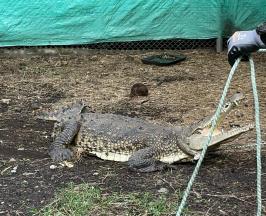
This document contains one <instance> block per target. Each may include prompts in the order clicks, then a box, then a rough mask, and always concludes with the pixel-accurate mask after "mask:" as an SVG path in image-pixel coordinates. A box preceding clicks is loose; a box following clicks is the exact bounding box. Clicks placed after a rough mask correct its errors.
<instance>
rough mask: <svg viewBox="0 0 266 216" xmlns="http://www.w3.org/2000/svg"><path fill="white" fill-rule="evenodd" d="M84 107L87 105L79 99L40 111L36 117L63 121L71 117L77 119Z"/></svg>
mask: <svg viewBox="0 0 266 216" xmlns="http://www.w3.org/2000/svg"><path fill="white" fill-rule="evenodd" d="M86 108H87V105H86V104H85V103H84V102H83V101H82V100H79V101H76V102H74V103H70V104H68V105H66V106H59V107H56V108H53V110H45V111H41V112H40V113H39V114H37V116H36V117H37V118H38V119H43V120H50V121H57V122H62V123H63V122H66V121H68V120H71V119H77V120H78V119H79V118H80V114H81V113H83V112H84V111H85V110H86Z"/></svg>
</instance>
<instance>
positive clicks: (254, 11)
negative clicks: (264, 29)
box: [0, 0, 266, 46]
mask: <svg viewBox="0 0 266 216" xmlns="http://www.w3.org/2000/svg"><path fill="white" fill-rule="evenodd" d="M264 20H265V21H266V0H250V1H247V0H223V1H222V0H221V1H219V0H42V1H36V0H0V46H27V45H28V46H37V45H70V44H89V43H97V42H111V41H112V42H116V41H138V40H159V39H170V38H171V39H173V38H184V39H206V38H216V37H218V36H221V35H223V36H227V35H229V34H231V33H232V32H233V31H235V30H240V29H242V30H248V29H252V28H254V27H255V26H256V25H257V24H258V23H260V22H262V21H264Z"/></svg>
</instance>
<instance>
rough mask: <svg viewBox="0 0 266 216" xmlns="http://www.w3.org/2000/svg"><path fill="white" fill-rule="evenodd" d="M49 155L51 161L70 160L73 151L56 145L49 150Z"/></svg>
mask: <svg viewBox="0 0 266 216" xmlns="http://www.w3.org/2000/svg"><path fill="white" fill-rule="evenodd" d="M49 155H50V157H51V158H52V160H53V161H55V162H60V161H64V160H70V159H71V158H72V156H73V152H72V151H71V150H69V149H67V148H64V147H58V148H54V149H52V150H50V151H49Z"/></svg>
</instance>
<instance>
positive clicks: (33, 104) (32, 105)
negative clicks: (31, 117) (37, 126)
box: [31, 102, 40, 110]
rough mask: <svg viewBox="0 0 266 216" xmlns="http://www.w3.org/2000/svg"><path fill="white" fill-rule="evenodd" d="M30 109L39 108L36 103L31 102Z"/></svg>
mask: <svg viewBox="0 0 266 216" xmlns="http://www.w3.org/2000/svg"><path fill="white" fill-rule="evenodd" d="M31 108H32V109H34V110H36V109H39V108H40V104H39V103H38V102H32V103H31Z"/></svg>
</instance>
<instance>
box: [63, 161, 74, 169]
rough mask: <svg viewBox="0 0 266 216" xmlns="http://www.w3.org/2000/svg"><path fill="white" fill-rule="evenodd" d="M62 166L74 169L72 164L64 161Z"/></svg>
mask: <svg viewBox="0 0 266 216" xmlns="http://www.w3.org/2000/svg"><path fill="white" fill-rule="evenodd" d="M64 165H65V166H66V167H68V168H73V167H74V164H73V163H71V162H68V161H64Z"/></svg>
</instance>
